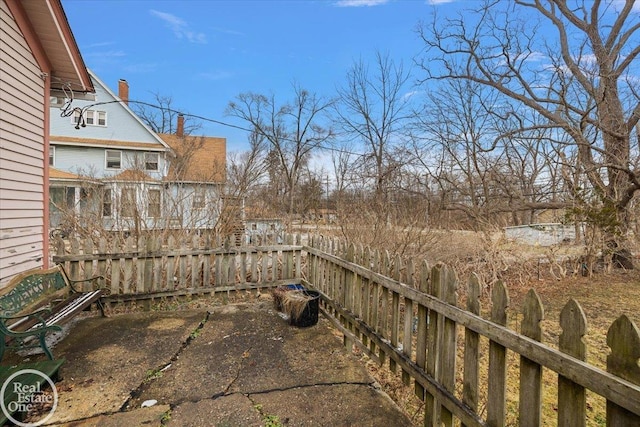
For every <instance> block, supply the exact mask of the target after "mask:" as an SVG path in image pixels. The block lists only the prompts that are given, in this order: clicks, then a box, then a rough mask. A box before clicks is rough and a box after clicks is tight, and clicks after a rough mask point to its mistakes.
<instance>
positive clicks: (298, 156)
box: [226, 84, 333, 216]
mask: <svg viewBox="0 0 640 427" xmlns="http://www.w3.org/2000/svg"><path fill="white" fill-rule="evenodd" d="M293 90H294V98H293V100H292V101H291V102H288V103H285V104H282V105H278V104H277V103H276V99H275V96H274V95H271V96H269V97H268V96H265V95H261V94H257V93H243V94H240V95H238V96H237V97H236V100H235V101H232V102H230V103H229V105H228V107H227V111H226V114H227V115H229V116H233V117H237V118H239V119H242V120H244V121H246V122H247V123H248V124H249V125H250V127H251V128H252V129H253V130H254V132H255V133H256V134H257V135H260V136H262V137H264V138H265V140H266V141H267V142H268V144H269V149H268V151H269V154H268V156H267V165H268V167H269V168H270V169H269V170H270V176H271V177H272V178H274V177H275V176H276V175H281V176H282V177H284V180H283V185H284V188H283V189H282V190H283V196H284V200H286V205H285V207H284V209H285V211H286V213H287V214H288V215H289V216H290V215H292V214H293V213H294V206H295V203H294V201H295V195H296V189H297V186H298V184H299V181H300V178H301V175H302V172H303V170H304V168H305V166H306V165H307V164H308V161H309V159H310V157H311V155H312V154H313V153H314V152H315V151H316V150H319V149H321V148H323V147H324V146H325V144H328V143H329V142H330V140H331V138H333V132H332V130H331V129H330V128H329V127H325V126H323V125H322V115H323V113H325V112H326V110H327V109H328V108H329V107H330V106H331V105H332V101H331V100H325V99H323V98H321V97H318V96H316V95H315V94H313V93H310V92H308V91H307V90H305V89H302V88H301V87H300V86H298V85H296V84H294V85H293ZM274 195H275V194H274Z"/></svg>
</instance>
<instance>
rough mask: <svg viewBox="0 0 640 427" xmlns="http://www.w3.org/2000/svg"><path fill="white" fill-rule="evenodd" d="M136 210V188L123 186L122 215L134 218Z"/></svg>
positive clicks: (121, 198) (121, 196) (121, 197)
mask: <svg viewBox="0 0 640 427" xmlns="http://www.w3.org/2000/svg"><path fill="white" fill-rule="evenodd" d="M135 212H136V190H135V188H123V189H122V193H121V195H120V215H122V216H123V217H124V218H132V217H133V216H134V214H135Z"/></svg>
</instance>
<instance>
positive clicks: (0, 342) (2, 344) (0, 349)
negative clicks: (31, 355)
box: [0, 336, 7, 362]
mask: <svg viewBox="0 0 640 427" xmlns="http://www.w3.org/2000/svg"><path fill="white" fill-rule="evenodd" d="M5 339H6V338H5V337H4V336H2V337H0V362H1V361H2V358H3V357H4V349H5V348H6V347H7V343H5V342H4V340H5Z"/></svg>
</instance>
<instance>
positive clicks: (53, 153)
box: [49, 146, 56, 166]
mask: <svg viewBox="0 0 640 427" xmlns="http://www.w3.org/2000/svg"><path fill="white" fill-rule="evenodd" d="M55 158H56V147H53V146H49V166H53V165H54V164H55Z"/></svg>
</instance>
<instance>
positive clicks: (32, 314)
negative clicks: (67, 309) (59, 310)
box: [0, 307, 51, 322]
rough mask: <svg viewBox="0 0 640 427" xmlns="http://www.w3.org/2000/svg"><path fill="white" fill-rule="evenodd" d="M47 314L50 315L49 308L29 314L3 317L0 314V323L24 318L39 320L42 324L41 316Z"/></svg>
mask: <svg viewBox="0 0 640 427" xmlns="http://www.w3.org/2000/svg"><path fill="white" fill-rule="evenodd" d="M48 313H51V308H50V307H45V308H41V309H39V310H36V311H33V312H31V313H26V314H17V315H12V316H5V315H2V314H0V321H4V320H12V319H22V318H24V317H35V318H36V319H38V320H40V321H41V322H44V321H43V320H42V315H43V314H48Z"/></svg>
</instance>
